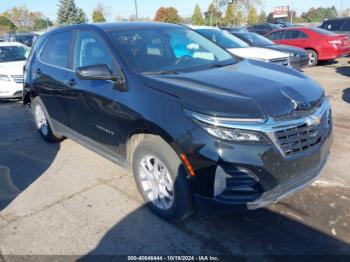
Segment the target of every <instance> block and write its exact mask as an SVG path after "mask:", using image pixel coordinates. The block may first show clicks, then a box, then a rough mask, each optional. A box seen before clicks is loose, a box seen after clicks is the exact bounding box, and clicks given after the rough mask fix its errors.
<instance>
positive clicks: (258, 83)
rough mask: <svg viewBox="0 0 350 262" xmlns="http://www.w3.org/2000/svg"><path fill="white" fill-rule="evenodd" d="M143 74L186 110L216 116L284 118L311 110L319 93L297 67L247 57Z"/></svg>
mask: <svg viewBox="0 0 350 262" xmlns="http://www.w3.org/2000/svg"><path fill="white" fill-rule="evenodd" d="M142 78H143V81H144V83H145V84H146V85H147V86H149V87H151V88H154V89H158V90H160V91H162V92H166V93H168V94H171V95H173V96H175V97H178V98H179V99H180V100H181V102H182V103H183V106H184V107H185V108H187V109H189V110H192V111H196V112H200V113H203V114H207V115H212V116H220V117H235V118H265V119H266V118H267V117H273V118H275V117H283V116H287V115H290V114H292V113H294V112H295V111H297V110H307V109H309V108H312V107H313V106H315V105H316V104H317V103H319V102H320V100H321V99H322V97H323V95H324V91H323V89H322V87H321V86H320V85H319V84H317V83H316V82H315V81H313V80H311V79H310V78H308V77H306V76H305V75H304V74H302V73H300V72H298V71H296V70H293V69H289V68H287V67H282V66H278V65H274V64H272V63H265V62H260V61H254V60H248V59H245V60H243V61H241V62H238V63H236V64H234V65H230V66H226V67H221V68H215V69H208V70H202V71H196V72H190V73H179V74H176V75H163V76H155V75H152V76H151V75H144V76H142Z"/></svg>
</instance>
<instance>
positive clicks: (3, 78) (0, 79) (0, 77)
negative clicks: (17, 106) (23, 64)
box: [0, 75, 11, 81]
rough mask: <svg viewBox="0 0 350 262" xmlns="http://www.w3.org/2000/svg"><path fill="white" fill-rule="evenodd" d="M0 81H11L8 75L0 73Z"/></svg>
mask: <svg viewBox="0 0 350 262" xmlns="http://www.w3.org/2000/svg"><path fill="white" fill-rule="evenodd" d="M0 81H11V79H10V78H9V76H8V75H0Z"/></svg>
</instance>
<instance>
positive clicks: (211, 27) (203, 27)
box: [189, 25, 221, 30]
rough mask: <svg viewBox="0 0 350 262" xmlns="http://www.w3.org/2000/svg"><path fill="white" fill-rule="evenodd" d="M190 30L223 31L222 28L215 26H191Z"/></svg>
mask: <svg viewBox="0 0 350 262" xmlns="http://www.w3.org/2000/svg"><path fill="white" fill-rule="evenodd" d="M189 28H192V29H194V30H198V29H214V30H221V29H220V28H217V27H215V26H206V25H191V26H189Z"/></svg>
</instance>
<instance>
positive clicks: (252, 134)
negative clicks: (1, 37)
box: [23, 22, 332, 220]
mask: <svg viewBox="0 0 350 262" xmlns="http://www.w3.org/2000/svg"><path fill="white" fill-rule="evenodd" d="M23 101H24V104H30V106H31V109H32V112H33V114H34V118H35V123H36V126H37V128H38V130H39V132H40V134H41V135H42V137H43V138H44V139H45V140H47V141H50V142H56V141H60V140H62V139H63V138H65V137H68V138H71V139H73V140H75V141H77V142H79V143H81V144H82V145H84V146H86V147H88V148H90V149H92V150H94V151H96V152H97V153H100V154H102V155H103V156H105V157H107V158H109V159H111V160H113V161H115V162H116V163H118V164H119V165H121V166H122V167H125V168H126V169H129V170H130V171H131V173H132V174H133V176H134V178H135V181H136V184H137V186H138V189H139V190H140V192H141V194H142V196H143V198H144V199H145V201H146V202H147V203H148V205H149V206H150V208H151V209H152V210H153V211H154V212H155V213H157V214H158V215H159V216H161V217H163V218H165V219H168V220H179V219H182V218H184V217H186V215H189V214H191V213H192V212H193V210H198V211H199V212H200V213H203V214H210V213H217V212H221V211H232V210H244V209H256V208H261V207H264V206H266V205H268V204H271V203H274V202H276V201H278V200H280V199H281V198H283V197H285V196H287V195H289V194H291V193H293V192H295V191H296V190H299V189H301V188H302V187H304V186H306V185H307V184H309V183H311V182H312V181H313V180H315V179H316V178H317V177H318V175H319V173H320V171H321V169H322V167H323V166H324V164H325V162H326V159H327V156H328V154H329V150H330V144H331V133H332V132H331V130H332V123H331V113H330V112H331V111H330V107H329V100H328V98H326V97H325V96H324V91H323V89H322V88H321V87H320V86H319V85H318V84H317V83H316V82H315V81H313V80H311V79H309V78H308V77H306V76H305V75H303V74H302V73H300V72H297V71H296V70H293V69H289V68H285V67H282V66H279V65H274V64H270V63H265V62H261V61H253V60H238V59H236V58H234V57H232V56H231V55H230V54H229V53H228V52H226V51H225V50H224V49H222V48H220V47H219V46H217V45H216V44H214V43H213V42H211V41H209V40H207V39H206V38H204V37H202V36H201V35H199V34H198V33H196V32H194V31H192V30H191V29H189V28H187V27H183V26H180V25H172V24H163V23H137V22H135V23H119V24H118V23H117V24H98V25H73V26H67V27H63V28H60V29H55V30H53V31H51V32H48V33H46V34H44V35H42V36H40V37H39V38H38V40H37V41H36V42H35V45H34V47H33V49H32V52H31V54H30V57H29V59H28V62H27V65H26V67H25V80H24V91H23Z"/></svg>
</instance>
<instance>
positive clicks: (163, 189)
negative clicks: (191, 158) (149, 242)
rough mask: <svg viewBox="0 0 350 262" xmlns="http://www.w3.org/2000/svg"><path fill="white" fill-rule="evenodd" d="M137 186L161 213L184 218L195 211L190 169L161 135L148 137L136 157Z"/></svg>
mask: <svg viewBox="0 0 350 262" xmlns="http://www.w3.org/2000/svg"><path fill="white" fill-rule="evenodd" d="M132 169H133V173H134V178H135V182H136V185H137V187H138V189H139V191H140V193H141V195H142V197H143V199H144V201H145V202H146V203H147V205H148V206H149V207H150V208H151V210H152V211H153V212H154V213H156V214H157V215H158V216H160V217H162V218H164V219H166V220H169V221H180V220H182V219H184V218H185V217H186V216H188V215H190V214H191V213H192V210H193V208H192V197H191V194H190V190H189V186H188V181H187V179H186V172H185V170H184V168H183V166H182V163H181V161H180V159H179V157H178V156H177V155H176V153H175V152H174V151H173V149H172V148H171V147H170V146H169V145H168V144H167V143H166V142H165V141H164V140H162V139H161V138H160V137H158V136H153V135H150V136H146V137H145V139H144V140H143V141H142V142H140V144H139V145H138V146H137V147H136V149H135V151H134V154H133V158H132Z"/></svg>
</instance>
